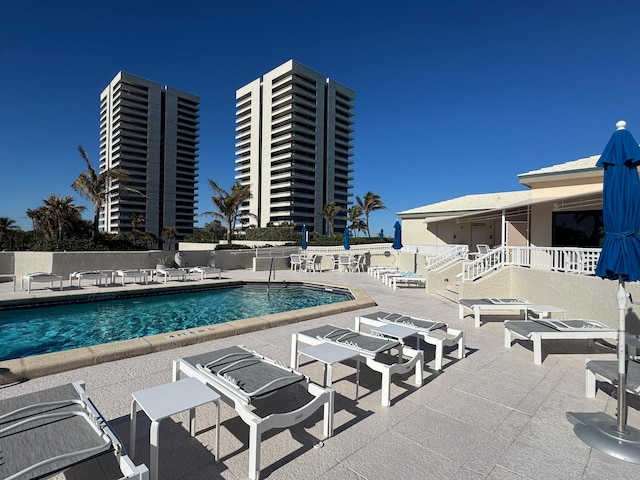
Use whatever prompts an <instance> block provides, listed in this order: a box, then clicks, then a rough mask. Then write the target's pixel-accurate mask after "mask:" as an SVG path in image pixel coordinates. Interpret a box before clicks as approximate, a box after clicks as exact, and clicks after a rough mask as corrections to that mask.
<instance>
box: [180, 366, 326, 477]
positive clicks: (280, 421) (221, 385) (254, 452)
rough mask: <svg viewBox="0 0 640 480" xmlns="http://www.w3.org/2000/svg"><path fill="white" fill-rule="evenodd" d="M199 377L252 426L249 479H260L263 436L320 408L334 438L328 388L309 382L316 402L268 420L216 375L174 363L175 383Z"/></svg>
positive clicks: (250, 427)
mask: <svg viewBox="0 0 640 480" xmlns="http://www.w3.org/2000/svg"><path fill="white" fill-rule="evenodd" d="M181 374H183V375H186V376H188V377H195V378H197V379H198V380H200V381H201V382H203V383H205V384H206V385H209V386H210V387H212V388H213V389H214V390H215V391H216V392H218V393H219V394H220V397H221V398H222V399H223V400H224V401H225V403H227V404H228V405H230V406H231V407H232V408H233V409H234V410H235V411H236V413H237V414H238V415H239V416H240V418H242V420H243V421H244V422H245V423H246V424H247V425H248V426H249V478H250V479H251V480H258V479H259V478H260V444H261V441H262V435H263V434H264V433H265V432H268V431H269V430H272V429H274V428H289V427H291V426H293V425H296V424H298V423H300V422H302V421H304V420H305V419H307V418H308V417H310V416H311V415H313V414H314V413H315V412H316V410H318V409H319V408H320V407H323V409H324V421H323V435H324V437H325V438H328V437H330V436H332V435H333V401H334V400H333V396H334V392H333V389H331V388H324V387H321V386H320V385H316V384H315V383H312V382H311V381H307V382H306V383H304V384H301V385H303V386H304V387H305V388H306V389H307V391H308V392H309V393H310V394H311V395H313V396H314V397H315V398H314V399H313V400H311V401H310V402H309V403H307V404H306V405H304V406H303V407H301V408H298V409H296V410H293V411H291V412H286V413H274V414H271V415H268V416H266V417H260V416H258V415H256V414H255V413H254V412H253V411H252V409H251V406H250V403H247V400H246V397H245V396H244V395H242V394H241V392H239V391H238V390H237V389H234V388H233V387H232V386H231V385H230V384H229V383H227V382H224V381H222V380H221V379H220V378H218V377H217V376H216V375H213V374H210V373H207V372H204V371H202V370H200V369H199V368H197V366H196V365H192V364H191V363H189V362H187V361H185V360H184V359H181V358H179V359H176V360H174V361H173V373H172V380H173V381H174V382H175V381H177V380H179V379H180V375H181Z"/></svg>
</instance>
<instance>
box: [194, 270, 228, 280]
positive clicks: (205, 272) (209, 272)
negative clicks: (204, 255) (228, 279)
mask: <svg viewBox="0 0 640 480" xmlns="http://www.w3.org/2000/svg"><path fill="white" fill-rule="evenodd" d="M191 271H192V272H193V273H194V275H195V274H196V273H197V274H199V275H200V280H204V279H205V278H208V275H218V280H220V278H221V277H222V270H221V269H219V268H216V267H193V268H192V269H191Z"/></svg>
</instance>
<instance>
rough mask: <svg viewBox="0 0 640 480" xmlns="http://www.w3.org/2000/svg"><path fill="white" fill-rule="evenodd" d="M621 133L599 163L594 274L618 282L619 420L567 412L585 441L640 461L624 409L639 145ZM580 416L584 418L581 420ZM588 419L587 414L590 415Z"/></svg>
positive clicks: (637, 231)
mask: <svg viewBox="0 0 640 480" xmlns="http://www.w3.org/2000/svg"><path fill="white" fill-rule="evenodd" d="M625 126H626V122H624V121H620V122H618V123H617V124H616V127H617V130H616V131H615V132H614V133H613V135H612V136H611V139H610V140H609V143H608V144H607V146H606V147H605V149H604V152H602V155H601V156H600V160H598V163H597V164H596V165H597V166H598V167H602V168H604V181H603V184H602V219H603V221H604V230H605V235H604V241H603V244H602V252H601V253H600V259H599V260H598V265H597V266H596V275H597V276H598V277H601V278H605V279H609V280H617V281H618V291H617V294H616V298H617V306H618V415H617V416H618V419H617V421H616V420H615V419H613V418H611V417H610V416H608V415H605V414H604V413H602V414H595V415H590V416H589V414H569V415H570V416H569V420H571V421H574V420H577V423H576V422H575V421H574V423H575V427H574V431H575V432H576V434H577V435H578V437H580V438H581V439H582V440H583V441H584V442H585V443H587V444H589V445H590V446H592V447H593V448H596V449H598V450H600V451H602V452H604V453H607V454H609V455H612V456H614V457H616V458H620V459H621V460H626V461H629V462H634V463H640V431H639V430H637V429H635V428H631V427H628V426H627V425H626V422H627V407H626V359H627V355H626V348H625V347H626V326H625V307H626V300H627V293H626V291H625V287H624V284H625V282H635V281H637V280H640V178H639V177H638V169H637V167H638V165H639V164H640V147H639V146H638V142H636V141H635V140H634V138H633V136H632V135H631V133H629V131H627V130H625ZM581 415H582V416H581ZM584 415H587V416H586V417H585V416H584Z"/></svg>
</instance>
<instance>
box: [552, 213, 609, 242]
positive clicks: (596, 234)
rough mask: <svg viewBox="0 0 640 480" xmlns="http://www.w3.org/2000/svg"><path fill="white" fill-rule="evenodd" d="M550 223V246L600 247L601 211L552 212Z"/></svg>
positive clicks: (602, 225)
mask: <svg viewBox="0 0 640 480" xmlns="http://www.w3.org/2000/svg"><path fill="white" fill-rule="evenodd" d="M552 221H553V233H552V244H553V245H552V246H554V247H583V248H588V247H596V248H597V247H602V237H603V236H604V224H603V223H602V211H600V210H585V211H579V212H554V213H553V220H552Z"/></svg>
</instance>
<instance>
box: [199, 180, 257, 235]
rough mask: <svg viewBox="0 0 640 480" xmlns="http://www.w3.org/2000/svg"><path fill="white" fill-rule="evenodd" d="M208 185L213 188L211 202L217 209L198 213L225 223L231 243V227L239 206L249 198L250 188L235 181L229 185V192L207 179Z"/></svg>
mask: <svg viewBox="0 0 640 480" xmlns="http://www.w3.org/2000/svg"><path fill="white" fill-rule="evenodd" d="M209 186H210V187H211V189H212V190H213V195H211V203H213V205H214V206H215V207H216V208H217V209H218V211H215V212H202V213H201V214H200V215H211V216H213V217H215V218H217V219H219V220H222V221H224V222H226V224H227V242H229V243H231V236H232V234H233V229H234V227H235V225H236V221H237V220H238V214H239V213H240V207H241V206H242V204H243V203H244V202H246V201H247V200H249V199H250V198H251V196H252V195H251V189H250V186H249V185H242V184H241V183H235V184H234V185H233V186H232V187H231V192H227V191H226V190H225V189H224V188H222V187H221V186H220V185H218V184H217V183H216V182H215V181H213V180H211V179H209Z"/></svg>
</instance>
